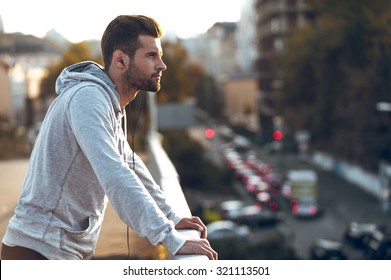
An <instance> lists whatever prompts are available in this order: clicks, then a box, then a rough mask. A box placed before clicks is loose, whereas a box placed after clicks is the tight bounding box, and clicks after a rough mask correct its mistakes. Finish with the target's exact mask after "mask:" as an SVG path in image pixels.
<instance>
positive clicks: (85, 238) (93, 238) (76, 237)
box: [60, 216, 101, 259]
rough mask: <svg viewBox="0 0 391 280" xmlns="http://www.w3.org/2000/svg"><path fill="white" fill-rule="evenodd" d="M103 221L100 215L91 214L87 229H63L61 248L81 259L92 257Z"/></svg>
mask: <svg viewBox="0 0 391 280" xmlns="http://www.w3.org/2000/svg"><path fill="white" fill-rule="evenodd" d="M100 228H101V222H100V219H99V217H96V216H90V217H89V218H88V226H87V228H86V229H85V230H77V231H74V230H69V229H62V230H61V244H60V248H61V250H63V251H65V252H68V253H70V254H72V255H75V256H77V257H78V258H80V259H89V258H92V256H93V253H94V250H95V246H96V242H97V240H98V237H99V232H100Z"/></svg>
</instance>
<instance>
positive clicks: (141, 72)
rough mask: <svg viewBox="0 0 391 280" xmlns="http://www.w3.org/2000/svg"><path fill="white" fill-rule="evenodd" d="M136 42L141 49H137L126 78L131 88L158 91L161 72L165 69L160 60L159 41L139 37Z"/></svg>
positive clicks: (152, 38) (160, 49)
mask: <svg viewBox="0 0 391 280" xmlns="http://www.w3.org/2000/svg"><path fill="white" fill-rule="evenodd" d="M138 40H139V43H140V45H141V47H140V48H139V49H137V51H136V53H135V55H134V59H133V60H131V61H130V64H129V67H128V70H127V78H128V79H129V83H130V86H131V87H132V88H135V89H138V90H143V91H152V92H157V91H159V90H160V79H161V76H162V72H163V71H164V70H166V69H167V66H166V65H165V64H164V62H163V60H162V56H163V51H162V46H161V42H160V39H158V38H154V37H152V36H148V35H140V36H139V38H138Z"/></svg>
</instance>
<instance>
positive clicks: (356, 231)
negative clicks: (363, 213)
mask: <svg viewBox="0 0 391 280" xmlns="http://www.w3.org/2000/svg"><path fill="white" fill-rule="evenodd" d="M378 229H379V226H378V225H377V224H375V223H358V222H351V223H350V224H349V225H348V227H347V228H346V230H345V231H344V236H343V237H344V239H345V240H346V241H348V242H350V243H352V244H353V245H355V246H358V247H362V246H366V245H367V244H368V241H369V239H370V237H371V235H373V234H374V232H375V231H376V230H378Z"/></svg>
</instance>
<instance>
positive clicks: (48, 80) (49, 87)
mask: <svg viewBox="0 0 391 280" xmlns="http://www.w3.org/2000/svg"><path fill="white" fill-rule="evenodd" d="M83 60H95V61H97V62H101V61H102V58H101V57H97V58H94V57H92V54H91V49H90V47H89V45H88V43H87V42H81V43H77V44H73V45H71V46H70V47H69V49H68V50H67V51H66V52H65V53H64V55H63V58H62V59H61V61H59V62H58V63H56V64H54V65H52V66H51V67H50V68H49V69H48V74H47V76H46V77H45V78H44V79H43V81H42V84H41V98H42V99H44V100H47V99H49V98H53V97H54V96H56V93H55V83H56V79H57V77H58V76H59V75H60V73H61V71H62V70H63V69H64V68H65V67H68V66H70V65H72V64H75V63H78V62H80V61H83Z"/></svg>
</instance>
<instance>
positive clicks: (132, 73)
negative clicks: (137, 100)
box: [125, 63, 161, 92]
mask: <svg viewBox="0 0 391 280" xmlns="http://www.w3.org/2000/svg"><path fill="white" fill-rule="evenodd" d="M125 76H126V80H127V82H128V83H129V85H130V87H131V88H136V89H138V90H142V91H152V92H157V91H159V90H160V87H161V85H160V80H158V81H157V82H155V81H154V80H153V79H152V76H148V75H147V74H145V73H144V72H143V71H142V70H140V69H139V68H138V67H137V66H136V65H135V64H134V63H130V65H129V67H128V69H127V70H126V73H125Z"/></svg>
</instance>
